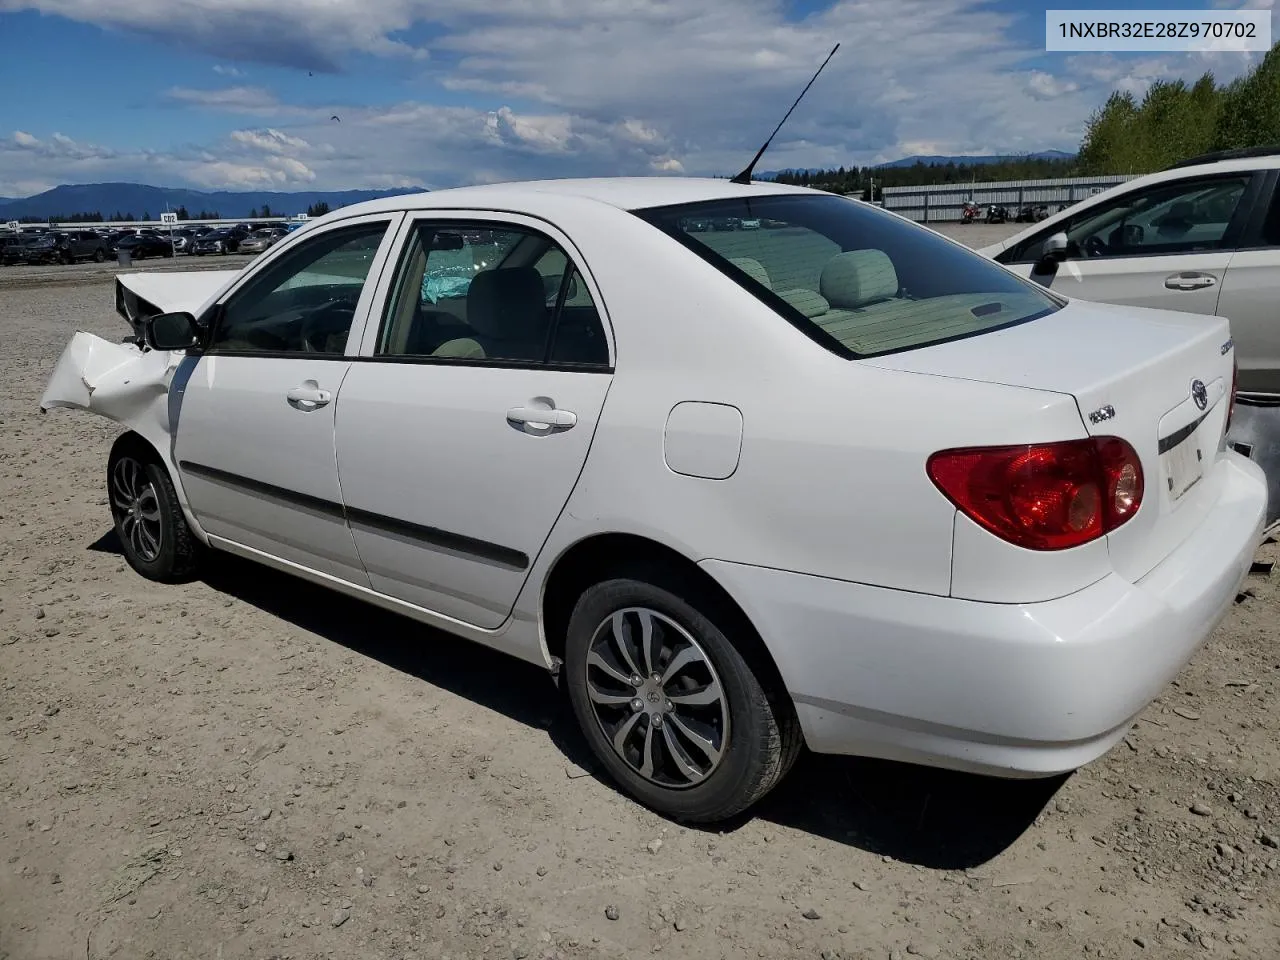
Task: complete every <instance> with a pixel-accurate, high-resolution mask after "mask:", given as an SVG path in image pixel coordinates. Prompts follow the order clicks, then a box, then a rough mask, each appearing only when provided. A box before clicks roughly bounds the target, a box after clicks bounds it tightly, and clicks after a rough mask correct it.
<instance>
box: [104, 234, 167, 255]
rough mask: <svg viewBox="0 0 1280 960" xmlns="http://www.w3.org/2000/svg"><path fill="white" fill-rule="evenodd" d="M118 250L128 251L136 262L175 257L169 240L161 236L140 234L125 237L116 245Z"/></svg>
mask: <svg viewBox="0 0 1280 960" xmlns="http://www.w3.org/2000/svg"><path fill="white" fill-rule="evenodd" d="M116 249H117V251H119V250H125V251H127V252H128V254H129V256H130V257H131V258H132V259H134V260H142V259H144V258H146V257H172V256H173V246H172V244H170V243H169V238H168V237H162V236H160V235H159V234H155V235H152V234H146V233H139V234H135V235H134V236H132V237H125V238H123V239H122V240H121V241H120V242H119V243H118V244H117V245H116Z"/></svg>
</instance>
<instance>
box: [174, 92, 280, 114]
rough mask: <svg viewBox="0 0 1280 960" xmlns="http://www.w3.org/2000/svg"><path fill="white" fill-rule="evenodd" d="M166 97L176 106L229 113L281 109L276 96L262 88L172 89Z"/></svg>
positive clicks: (276, 110)
mask: <svg viewBox="0 0 1280 960" xmlns="http://www.w3.org/2000/svg"><path fill="white" fill-rule="evenodd" d="M164 96H165V99H167V100H168V101H170V102H172V103H174V104H179V105H182V106H190V107H207V108H209V109H211V110H222V111H226V112H228V113H247V114H271V113H276V112H278V110H279V107H280V101H279V100H277V99H276V96H275V94H273V93H271V92H270V91H269V90H264V89H263V88H262V87H223V88H220V89H214V90H198V89H193V88H191V87H171V88H169V89H168V90H167V91H165V94H164Z"/></svg>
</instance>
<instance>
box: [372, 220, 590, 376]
mask: <svg viewBox="0 0 1280 960" xmlns="http://www.w3.org/2000/svg"><path fill="white" fill-rule="evenodd" d="M378 354H379V355H380V356H386V357H405V358H419V359H425V358H431V359H432V360H433V362H442V363H448V362H460V361H462V362H469V363H493V362H496V363H504V364H519V365H541V364H544V363H551V364H556V365H561V366H569V367H582V368H592V367H595V368H600V367H607V366H608V364H609V349H608V344H607V343H606V341H605V338H604V330H603V327H602V326H601V322H600V314H599V312H598V310H597V309H596V305H595V301H594V300H593V299H592V297H591V291H590V290H588V289H587V285H586V283H584V282H583V279H582V275H581V273H580V272H579V271H578V269H577V267H576V266H575V265H574V263H573V261H572V260H570V259H569V258H568V257H567V256H566V255H565V253H564V251H563V250H562V249H561V248H560V247H559V246H557V245H556V244H555V243H554V242H553V241H552V240H551V239H550V238H549V237H547V236H545V235H543V234H541V233H539V232H537V231H535V230H530V229H528V228H525V227H520V226H515V225H510V224H501V225H498V224H480V223H477V224H470V223H457V222H452V223H435V224H433V223H420V224H418V225H417V226H416V227H415V229H414V231H413V233H412V235H411V236H410V238H409V241H408V243H407V244H406V246H405V251H404V255H403V256H402V258H401V261H400V266H399V270H398V272H397V275H396V279H395V283H394V286H393V292H392V295H391V297H390V299H389V300H388V302H387V310H386V313H385V315H384V317H383V324H382V332H381V336H380V338H379V342H378Z"/></svg>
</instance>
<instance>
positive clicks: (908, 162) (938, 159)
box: [876, 150, 1076, 168]
mask: <svg viewBox="0 0 1280 960" xmlns="http://www.w3.org/2000/svg"><path fill="white" fill-rule="evenodd" d="M1075 156H1076V155H1075V154H1074V153H1065V152H1064V151H1062V150H1041V151H1040V152H1039V153H994V154H988V155H984V156H977V157H965V156H954V157H946V156H936V155H917V156H914V157H903V158H902V159H901V160H890V161H888V162H887V163H878V164H876V166H877V167H880V168H883V167H914V166H915V165H916V164H917V163H923V164H924V165H925V166H929V165H930V164H934V165H937V166H943V167H945V166H946V165H947V164H948V163H954V164H955V165H956V166H959V165H961V164H965V165H966V166H970V167H980V166H985V165H987V164H991V163H1004V162H1006V161H1009V160H1074V159H1075Z"/></svg>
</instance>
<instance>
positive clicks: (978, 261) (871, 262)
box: [634, 195, 1062, 357]
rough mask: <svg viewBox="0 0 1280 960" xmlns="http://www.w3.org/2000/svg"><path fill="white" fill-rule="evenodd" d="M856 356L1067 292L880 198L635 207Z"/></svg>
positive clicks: (1002, 316)
mask: <svg viewBox="0 0 1280 960" xmlns="http://www.w3.org/2000/svg"><path fill="white" fill-rule="evenodd" d="M634 212H635V213H636V215H638V216H640V217H641V218H642V219H644V220H647V221H648V222H649V223H651V224H653V225H654V226H655V227H657V228H658V229H660V230H662V231H663V232H664V233H666V234H668V235H669V236H671V237H673V238H675V239H676V240H678V241H679V242H680V243H682V244H684V245H685V246H686V247H688V248H689V249H690V250H692V251H693V252H694V253H696V254H697V255H698V256H700V257H702V258H703V259H704V260H706V261H708V262H709V263H710V264H712V265H713V266H715V267H716V268H717V269H719V270H721V271H723V272H724V273H725V274H727V275H728V276H729V277H731V278H732V279H734V280H736V281H737V282H738V283H739V284H741V285H742V286H743V287H745V288H746V289H747V290H749V291H750V292H751V293H753V294H755V295H756V296H757V297H759V298H760V299H761V300H762V301H764V302H765V303H767V304H768V305H769V306H771V307H773V308H774V309H775V310H777V311H778V312H779V313H780V314H782V315H783V316H784V317H785V318H786V319H788V320H789V321H791V322H792V323H793V324H795V325H796V326H798V327H799V328H800V329H801V330H803V331H805V332H806V333H808V334H809V335H810V336H812V337H813V338H814V339H816V340H818V341H819V342H820V343H823V344H824V345H825V346H827V347H829V348H830V349H833V350H834V351H836V352H837V353H840V354H841V355H844V356H849V357H867V356H876V355H878V354H884V353H894V352H897V351H901V350H911V349H915V348H917V347H923V346H927V345H929V344H934V343H941V342H943V341H947V340H955V339H959V338H961V337H968V336H974V335H976V334H980V333H984V332H986V331H989V330H994V329H999V328H1001V327H1008V326H1012V325H1013V324H1016V323H1023V322H1026V321H1028V320H1034V319H1036V318H1038V317H1042V316H1045V315H1046V314H1048V313H1052V312H1053V311H1055V310H1057V309H1059V307H1060V306H1061V303H1062V301H1060V300H1059V299H1057V298H1056V297H1054V296H1052V295H1051V294H1049V293H1048V292H1047V291H1045V290H1044V289H1043V288H1041V287H1039V286H1037V285H1034V284H1032V283H1030V282H1028V281H1024V280H1021V279H1020V278H1018V277H1016V276H1014V275H1013V274H1012V273H1010V272H1009V271H1007V270H1005V269H1004V268H1002V267H1000V266H997V265H996V264H994V263H992V262H991V261H989V260H987V259H986V258H984V257H982V256H979V255H978V254H976V253H972V252H970V251H968V250H965V249H964V248H962V247H960V246H958V245H956V244H954V243H951V242H949V241H947V240H945V239H943V238H942V237H941V236H939V235H938V234H936V233H934V232H933V231H932V230H929V229H927V228H925V227H920V226H916V225H915V224H911V223H906V222H904V221H902V220H899V219H898V218H896V217H893V216H890V215H888V214H885V213H883V212H881V211H879V210H878V209H876V208H875V207H873V206H870V205H868V204H864V203H861V202H859V201H856V200H848V199H845V198H843V197H836V196H811V195H773V196H763V197H758V198H754V199H750V200H748V199H742V200H716V201H707V202H703V203H696V204H682V205H679V206H672V207H660V208H651V209H647V210H638V211H634Z"/></svg>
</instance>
